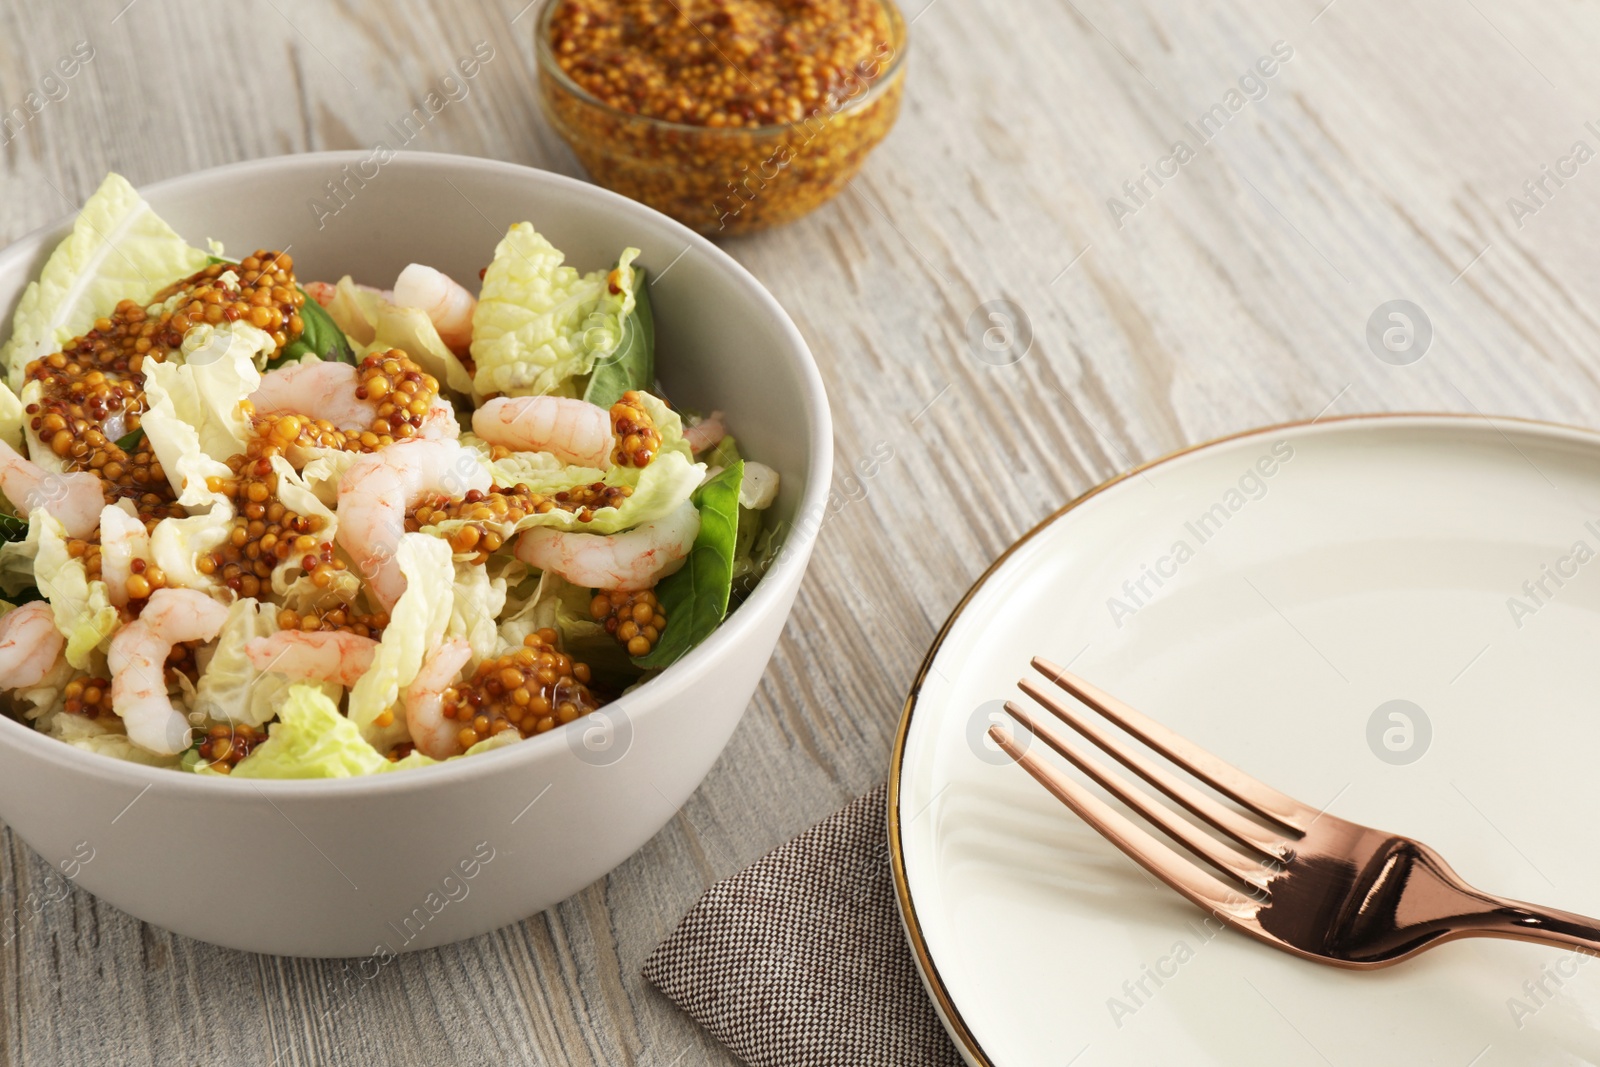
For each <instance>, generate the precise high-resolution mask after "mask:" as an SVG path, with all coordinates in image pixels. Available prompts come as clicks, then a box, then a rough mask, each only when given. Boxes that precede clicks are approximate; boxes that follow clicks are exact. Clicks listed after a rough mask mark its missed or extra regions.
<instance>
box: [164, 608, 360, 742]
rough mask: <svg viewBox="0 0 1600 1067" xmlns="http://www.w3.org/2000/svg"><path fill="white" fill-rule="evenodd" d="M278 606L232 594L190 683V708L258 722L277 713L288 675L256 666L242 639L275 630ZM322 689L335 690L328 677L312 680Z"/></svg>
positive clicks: (219, 716) (227, 719) (217, 716)
mask: <svg viewBox="0 0 1600 1067" xmlns="http://www.w3.org/2000/svg"><path fill="white" fill-rule="evenodd" d="M277 617H278V609H277V608H276V607H274V606H273V605H272V604H263V603H261V602H260V601H257V600H256V599H255V598H254V597H245V598H243V599H241V600H236V601H234V602H233V604H232V605H231V606H230V607H229V608H228V618H227V621H226V622H224V623H223V624H222V630H221V632H220V633H218V634H217V647H216V650H215V651H214V652H212V653H211V660H210V662H209V663H207V664H206V666H205V670H204V671H203V672H201V674H200V681H199V683H198V684H197V685H196V686H195V692H194V710H195V711H198V712H202V713H204V715H205V716H206V718H207V719H211V720H214V721H217V722H235V723H244V724H246V725H249V726H260V725H261V724H262V723H264V722H266V721H268V720H269V719H271V718H272V717H273V716H274V715H276V714H277V713H278V705H279V704H280V703H282V701H283V700H284V698H285V696H286V695H287V690H288V689H289V686H290V685H292V684H294V683H292V682H291V680H290V679H289V678H288V677H286V676H284V675H282V674H278V673H277V672H275V671H259V670H257V669H256V668H255V665H254V664H253V663H251V662H250V657H248V656H246V655H245V652H244V646H245V642H247V641H249V640H250V639H251V638H253V637H266V636H267V635H268V634H273V633H276V632H277V630H278V618H277ZM312 688H317V689H321V691H322V692H323V694H324V695H326V696H328V697H330V698H332V697H335V696H337V695H338V693H339V687H338V686H337V685H335V684H333V683H331V682H327V683H322V684H321V685H314V686H312Z"/></svg>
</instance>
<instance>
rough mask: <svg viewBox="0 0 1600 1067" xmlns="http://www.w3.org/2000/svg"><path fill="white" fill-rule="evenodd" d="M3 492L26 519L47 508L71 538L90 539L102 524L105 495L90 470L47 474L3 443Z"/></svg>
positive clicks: (0, 466)
mask: <svg viewBox="0 0 1600 1067" xmlns="http://www.w3.org/2000/svg"><path fill="white" fill-rule="evenodd" d="M0 493H4V494H5V497H6V499H7V500H9V501H11V503H12V504H13V505H15V506H16V508H17V510H18V511H20V512H21V513H22V514H23V515H24V516H27V515H29V514H31V513H32V512H33V511H34V509H36V508H43V509H44V510H46V511H48V512H49V513H50V514H51V515H54V516H55V517H56V518H57V519H59V520H60V521H61V525H62V526H64V527H65V528H66V531H67V536H68V537H88V536H89V535H90V534H92V533H94V528H95V526H97V525H98V524H99V522H100V509H101V508H103V507H105V505H106V498H105V494H104V493H103V492H101V491H100V479H99V478H98V477H96V476H95V475H93V474H90V473H89V472H88V471H74V472H68V473H65V474H57V473H55V472H54V471H47V470H45V469H44V468H43V467H41V466H39V465H38V464H37V463H34V462H33V461H32V460H29V459H24V458H23V456H22V454H21V453H20V452H18V451H17V450H16V449H14V448H12V447H11V446H10V445H9V444H7V443H6V442H4V441H0Z"/></svg>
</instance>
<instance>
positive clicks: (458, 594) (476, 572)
mask: <svg viewBox="0 0 1600 1067" xmlns="http://www.w3.org/2000/svg"><path fill="white" fill-rule="evenodd" d="M496 562H497V561H496V560H490V561H489V563H487V564H482V563H457V564H456V565H455V595H454V598H453V600H452V603H451V605H450V622H449V624H448V625H447V626H446V627H445V637H447V638H448V637H462V638H465V639H466V641H467V644H469V645H471V646H472V659H471V660H470V663H471V664H472V665H473V666H476V665H477V664H479V663H481V662H482V661H484V660H486V659H488V658H489V657H490V656H493V655H494V654H495V652H496V651H497V650H498V648H499V645H500V631H499V628H498V626H496V624H495V620H496V619H498V618H499V617H500V613H501V612H502V611H504V610H505V606H506V589H507V586H508V585H509V582H508V581H507V578H506V575H505V574H504V573H502V574H499V575H496V576H494V577H491V576H490V574H489V567H490V566H493V565H494V564H495V563H496ZM513 563H514V565H515V568H519V569H521V570H526V569H527V566H526V564H523V563H521V562H520V561H515V560H514V561H513ZM507 569H511V568H507Z"/></svg>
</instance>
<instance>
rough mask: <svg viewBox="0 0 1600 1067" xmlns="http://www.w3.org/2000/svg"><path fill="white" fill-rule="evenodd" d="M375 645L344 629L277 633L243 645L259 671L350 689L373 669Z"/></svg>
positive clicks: (254, 639)
mask: <svg viewBox="0 0 1600 1067" xmlns="http://www.w3.org/2000/svg"><path fill="white" fill-rule="evenodd" d="M377 648H378V642H376V641H374V640H373V639H372V638H370V637H362V636H361V635H360V634H352V633H346V632H344V631H343V630H317V631H314V632H311V633H306V632H304V631H301V630H279V631H278V632H277V633H275V634H270V635H268V636H266V637H252V638H251V639H250V640H248V641H246V642H245V643H244V654H245V656H246V657H248V658H249V660H250V663H251V665H252V666H254V667H255V669H256V670H258V671H275V672H277V673H278V674H286V675H288V676H289V677H291V678H295V679H305V680H310V681H315V682H338V683H339V684H340V685H342V686H344V687H345V688H346V689H349V688H350V687H351V686H353V685H355V684H356V682H357V681H358V680H359V679H360V678H361V676H362V675H363V674H366V673H367V670H368V669H369V668H371V666H372V655H373V653H374V652H376V651H377Z"/></svg>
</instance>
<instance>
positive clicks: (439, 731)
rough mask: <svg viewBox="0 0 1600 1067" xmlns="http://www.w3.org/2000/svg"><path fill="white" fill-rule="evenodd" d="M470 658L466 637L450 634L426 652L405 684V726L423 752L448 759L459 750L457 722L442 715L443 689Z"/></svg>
mask: <svg viewBox="0 0 1600 1067" xmlns="http://www.w3.org/2000/svg"><path fill="white" fill-rule="evenodd" d="M471 659H472V646H471V645H470V644H468V643H467V640H466V638H463V637H454V638H451V639H450V640H448V641H446V642H445V643H444V644H442V645H440V646H439V647H438V648H436V649H434V650H433V651H432V652H430V653H429V654H428V657H427V658H426V659H425V660H423V661H422V669H421V670H419V671H417V676H416V678H414V679H412V682H411V684H410V685H409V686H407V687H406V696H405V706H406V729H407V730H409V731H410V732H411V741H412V743H413V744H415V745H416V746H417V748H418V749H419V750H420V751H421V752H422V754H423V755H424V756H431V757H433V758H434V759H448V758H449V757H451V756H454V755H456V754H458V753H459V752H460V751H461V739H460V733H461V726H462V725H464V724H462V723H457V722H456V720H454V719H447V718H445V716H444V691H445V690H446V689H448V688H450V685H451V683H452V682H454V681H455V680H456V675H458V674H460V673H461V668H462V667H465V666H466V665H467V662H468V661H469V660H471Z"/></svg>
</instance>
